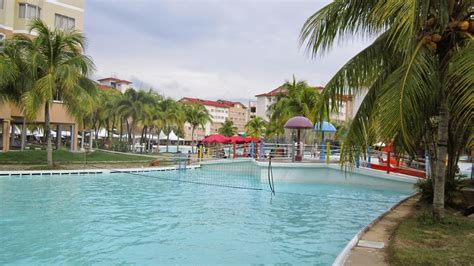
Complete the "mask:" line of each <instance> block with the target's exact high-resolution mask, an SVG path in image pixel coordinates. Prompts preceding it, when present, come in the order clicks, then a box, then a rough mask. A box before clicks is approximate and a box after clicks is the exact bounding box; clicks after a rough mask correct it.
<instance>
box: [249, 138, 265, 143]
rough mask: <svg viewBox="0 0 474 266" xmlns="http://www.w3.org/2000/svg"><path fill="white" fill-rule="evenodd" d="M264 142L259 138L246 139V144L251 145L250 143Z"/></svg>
mask: <svg viewBox="0 0 474 266" xmlns="http://www.w3.org/2000/svg"><path fill="white" fill-rule="evenodd" d="M261 141H262V140H261V139H259V138H254V137H246V138H245V142H247V143H249V142H261Z"/></svg>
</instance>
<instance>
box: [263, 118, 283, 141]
mask: <svg viewBox="0 0 474 266" xmlns="http://www.w3.org/2000/svg"><path fill="white" fill-rule="evenodd" d="M285 123H286V120H284V119H270V121H269V122H268V124H267V127H266V131H265V136H266V137H267V138H273V137H275V138H276V143H277V144H278V143H279V142H280V136H282V135H284V134H285V129H284V125H285Z"/></svg>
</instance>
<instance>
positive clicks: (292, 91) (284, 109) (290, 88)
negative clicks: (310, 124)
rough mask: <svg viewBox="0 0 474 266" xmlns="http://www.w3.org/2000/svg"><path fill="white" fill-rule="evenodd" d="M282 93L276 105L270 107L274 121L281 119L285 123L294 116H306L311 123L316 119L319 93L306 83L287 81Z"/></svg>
mask: <svg viewBox="0 0 474 266" xmlns="http://www.w3.org/2000/svg"><path fill="white" fill-rule="evenodd" d="M281 88H282V89H283V90H282V92H281V93H279V94H278V95H277V98H276V101H275V103H273V104H271V105H270V107H269V113H270V116H271V117H272V120H275V119H279V120H284V121H285V122H286V121H287V120H288V119H290V118H291V117H293V116H304V117H306V118H308V119H309V120H311V121H314V120H315V118H316V112H317V111H318V110H317V109H316V105H317V104H318V102H319V98H320V97H319V93H318V92H317V91H316V89H315V88H313V87H310V86H309V85H308V84H307V83H306V81H297V80H296V78H295V77H294V76H293V80H292V81H291V82H290V81H286V82H285V83H284V84H283V86H281Z"/></svg>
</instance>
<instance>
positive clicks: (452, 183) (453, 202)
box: [415, 177, 465, 208]
mask: <svg viewBox="0 0 474 266" xmlns="http://www.w3.org/2000/svg"><path fill="white" fill-rule="evenodd" d="M464 186H465V185H464V182H463V180H462V179H461V178H460V177H454V178H447V179H446V183H445V185H444V193H445V194H444V202H445V204H446V206H450V207H454V208H459V207H464V203H465V199H464V195H463V194H462V192H461V189H462V188H463V187H464ZM415 187H416V189H417V190H418V192H420V193H421V198H420V200H421V201H423V202H426V203H428V204H431V203H433V179H432V178H427V179H424V180H420V181H418V183H416V184H415Z"/></svg>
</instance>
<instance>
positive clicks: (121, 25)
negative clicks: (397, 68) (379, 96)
mask: <svg viewBox="0 0 474 266" xmlns="http://www.w3.org/2000/svg"><path fill="white" fill-rule="evenodd" d="M326 2H329V1H316V2H315V1H172V2H171V1H138V4H136V2H135V1H118V3H116V2H115V1H114V2H113V3H114V4H111V3H112V2H111V1H92V0H89V1H86V11H85V12H86V13H85V14H86V27H85V32H86V35H87V36H88V38H89V41H90V46H89V49H88V52H89V53H90V54H91V55H92V56H93V58H94V60H95V62H96V64H97V68H98V75H102V76H106V75H110V74H111V73H115V74H116V75H117V76H121V77H122V78H125V79H130V78H131V77H134V78H136V79H137V80H140V81H142V82H143V83H144V84H145V83H146V84H149V85H151V86H152V87H153V88H155V89H156V90H158V91H162V92H163V93H165V94H166V95H169V96H173V97H175V98H180V97H182V96H194V97H200V98H244V99H245V98H247V97H249V98H250V97H253V95H255V94H257V93H260V92H264V91H267V90H271V89H273V88H275V87H277V86H278V85H280V84H281V83H283V82H284V81H285V80H286V79H290V78H291V76H292V75H293V74H295V75H296V77H297V78H300V79H305V80H307V81H308V82H309V83H310V84H314V85H324V84H325V83H326V82H327V81H328V80H329V79H330V77H331V76H332V75H333V74H334V73H335V71H337V69H338V68H340V67H341V66H342V65H343V64H344V63H345V62H346V61H347V60H348V59H349V58H350V57H351V56H353V55H354V54H355V53H357V52H358V51H360V50H361V49H362V48H363V47H364V46H365V45H366V44H367V42H368V41H370V40H368V41H360V40H355V41H353V42H351V43H350V44H348V45H344V46H340V47H338V48H336V49H334V50H333V51H332V52H331V53H329V54H328V55H326V56H325V57H323V58H316V59H314V60H311V59H310V58H309V57H308V56H307V55H305V54H304V51H303V50H302V49H300V48H299V43H298V35H299V30H300V28H301V26H302V25H303V23H304V21H305V19H306V18H307V17H309V16H310V15H311V14H312V13H314V12H315V11H316V10H317V9H318V8H320V7H322V6H323V4H324V3H326ZM109 6H110V8H107V7H109Z"/></svg>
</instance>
